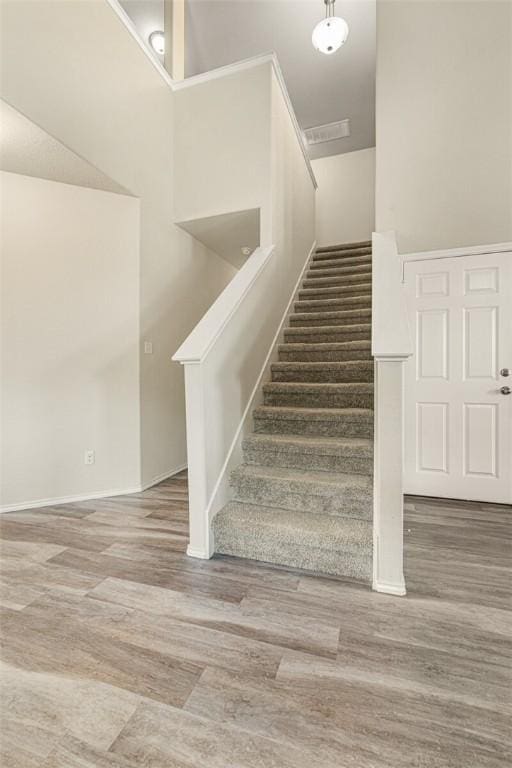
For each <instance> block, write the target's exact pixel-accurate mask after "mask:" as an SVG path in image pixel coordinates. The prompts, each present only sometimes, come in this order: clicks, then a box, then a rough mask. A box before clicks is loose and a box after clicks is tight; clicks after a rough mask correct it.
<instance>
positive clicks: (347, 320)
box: [290, 311, 372, 328]
mask: <svg viewBox="0 0 512 768" xmlns="http://www.w3.org/2000/svg"><path fill="white" fill-rule="evenodd" d="M371 321H372V319H371V311H366V312H357V314H356V313H354V314H352V313H351V314H350V315H349V316H348V317H332V314H331V313H329V314H326V315H325V316H324V317H311V318H310V317H296V316H294V315H290V326H291V327H292V328H302V327H305V328H311V327H312V326H323V325H341V326H343V325H355V324H359V323H371Z"/></svg>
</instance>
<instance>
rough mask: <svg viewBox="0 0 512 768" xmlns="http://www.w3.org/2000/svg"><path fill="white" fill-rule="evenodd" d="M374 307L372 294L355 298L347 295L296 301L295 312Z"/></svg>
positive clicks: (336, 310) (341, 310)
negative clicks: (335, 297)
mask: <svg viewBox="0 0 512 768" xmlns="http://www.w3.org/2000/svg"><path fill="white" fill-rule="evenodd" d="M371 308H372V299H371V296H370V295H368V296H358V297H355V298H351V297H348V296H347V297H345V298H343V299H320V300H318V301H296V302H295V304H294V305H293V310H294V312H297V313H299V314H301V315H302V314H305V313H306V312H311V313H312V314H315V313H316V312H345V311H346V310H349V309H370V310H371Z"/></svg>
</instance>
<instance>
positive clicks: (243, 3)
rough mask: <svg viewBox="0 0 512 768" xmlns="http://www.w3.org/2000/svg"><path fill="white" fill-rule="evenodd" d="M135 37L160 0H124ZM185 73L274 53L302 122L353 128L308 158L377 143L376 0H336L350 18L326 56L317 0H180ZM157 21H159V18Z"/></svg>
mask: <svg viewBox="0 0 512 768" xmlns="http://www.w3.org/2000/svg"><path fill="white" fill-rule="evenodd" d="M122 4H123V6H124V7H125V8H126V9H127V10H128V13H129V14H130V15H131V16H132V18H133V20H134V21H135V23H136V25H137V27H138V28H139V29H140V31H141V35H142V36H143V37H145V39H147V35H148V34H149V32H148V30H149V29H150V27H151V26H152V25H155V24H157V23H160V28H161V25H162V24H163V0H122ZM186 6H187V9H186V76H187V77H190V76H191V75H195V74H198V73H200V72H206V71H208V70H210V69H214V68H216V67H220V66H223V65H225V64H231V63H233V62H235V61H239V60H240V59H245V58H249V57H251V56H256V55H258V54H261V53H268V52H269V51H275V52H276V53H277V56H278V59H279V62H280V64H281V68H282V70H283V74H284V78H285V81H286V84H287V87H288V91H289V93H290V98H291V101H292V104H293V107H294V109H295V112H296V115H297V119H298V121H299V125H300V126H301V128H303V129H305V128H310V127H312V126H316V125H322V124H325V123H331V122H335V121H338V120H344V119H345V118H349V119H350V127H351V134H350V136H349V137H347V138H343V139H338V140H335V141H331V142H328V143H325V144H319V145H317V146H314V147H311V148H310V154H311V156H312V157H313V158H314V157H322V156H325V155H333V154H338V153H341V152H351V151H354V150H357V149H364V148H365V147H371V146H374V145H375V15H376V3H375V0H337V2H336V6H335V11H336V15H338V16H342V17H343V18H344V19H345V20H346V21H347V22H348V24H349V28H350V33H349V37H348V40H347V42H346V43H345V45H344V46H343V47H342V48H341V49H340V50H339V51H337V52H336V53H335V54H333V55H331V56H325V55H324V54H322V53H319V52H318V51H316V50H314V48H313V46H312V44H311V33H312V30H313V28H314V26H315V24H316V23H317V22H318V21H320V19H322V18H323V17H324V13H325V6H324V3H323V0H186ZM159 19H161V21H160V22H158V20H159Z"/></svg>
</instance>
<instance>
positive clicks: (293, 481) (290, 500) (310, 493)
mask: <svg viewBox="0 0 512 768" xmlns="http://www.w3.org/2000/svg"><path fill="white" fill-rule="evenodd" d="M231 486H232V488H233V490H234V498H235V499H236V500H237V501H246V502H248V503H250V504H263V505H269V506H274V505H275V506H276V507H281V508H282V509H292V510H298V511H300V512H310V513H311V514H314V515H334V516H336V517H357V518H359V519H362V520H369V519H370V517H371V514H372V493H373V480H372V477H371V475H370V474H367V473H353V472H349V473H347V472H339V471H338V472H335V471H331V472H325V471H323V470H318V469H315V470H313V469H304V468H295V467H282V466H264V465H260V464H241V465H240V466H239V467H237V469H235V470H234V471H233V472H232V473H231Z"/></svg>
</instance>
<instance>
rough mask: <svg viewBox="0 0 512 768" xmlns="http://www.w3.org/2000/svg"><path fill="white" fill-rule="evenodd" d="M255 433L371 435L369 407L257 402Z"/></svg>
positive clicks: (334, 435)
mask: <svg viewBox="0 0 512 768" xmlns="http://www.w3.org/2000/svg"><path fill="white" fill-rule="evenodd" d="M253 419H254V429H255V431H256V432H257V433H263V434H282V435H310V436H312V437H320V436H327V437H328V436H331V437H366V438H371V437H372V436H373V410H371V409H370V408H300V407H291V406H275V405H274V406H271V405H260V406H259V407H258V408H255V410H254V413H253Z"/></svg>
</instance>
